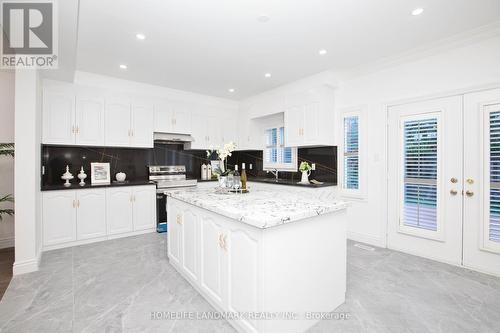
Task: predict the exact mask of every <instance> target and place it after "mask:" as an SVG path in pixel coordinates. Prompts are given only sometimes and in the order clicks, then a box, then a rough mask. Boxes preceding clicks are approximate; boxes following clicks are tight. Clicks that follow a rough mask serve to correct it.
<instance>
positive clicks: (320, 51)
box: [318, 49, 328, 55]
mask: <svg viewBox="0 0 500 333" xmlns="http://www.w3.org/2000/svg"><path fill="white" fill-rule="evenodd" d="M318 53H319V55H325V54H327V53H328V51H327V50H325V49H321V50H319V51H318Z"/></svg>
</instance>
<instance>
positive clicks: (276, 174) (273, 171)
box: [266, 169, 279, 183]
mask: <svg viewBox="0 0 500 333" xmlns="http://www.w3.org/2000/svg"><path fill="white" fill-rule="evenodd" d="M269 172H271V173H272V174H273V175H275V176H276V183H277V182H278V172H279V171H278V169H272V170H267V171H266V173H269Z"/></svg>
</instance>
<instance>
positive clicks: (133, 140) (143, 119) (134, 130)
mask: <svg viewBox="0 0 500 333" xmlns="http://www.w3.org/2000/svg"><path fill="white" fill-rule="evenodd" d="M153 122H154V116H153V105H152V104H147V103H140V104H132V113H131V119H130V146H131V147H138V148H153Z"/></svg>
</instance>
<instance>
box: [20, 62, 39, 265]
mask: <svg viewBox="0 0 500 333" xmlns="http://www.w3.org/2000/svg"><path fill="white" fill-rule="evenodd" d="M40 142H41V84H40V80H39V76H38V72H37V71H35V70H22V69H20V70H16V79H15V144H16V157H15V175H14V179H15V183H14V194H15V197H16V201H15V209H16V226H15V244H16V250H15V262H14V269H13V271H14V274H15V275H17V274H23V273H28V272H32V271H35V270H37V269H38V263H39V260H40V257H39V256H40V253H41V252H40V249H41V193H40V163H41V162H40V160H41V159H40Z"/></svg>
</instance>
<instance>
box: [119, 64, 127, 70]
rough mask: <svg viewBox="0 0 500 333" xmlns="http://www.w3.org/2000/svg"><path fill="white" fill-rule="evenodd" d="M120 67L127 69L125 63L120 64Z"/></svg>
mask: <svg viewBox="0 0 500 333" xmlns="http://www.w3.org/2000/svg"><path fill="white" fill-rule="evenodd" d="M120 68H121V69H127V68H128V67H127V65H120Z"/></svg>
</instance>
